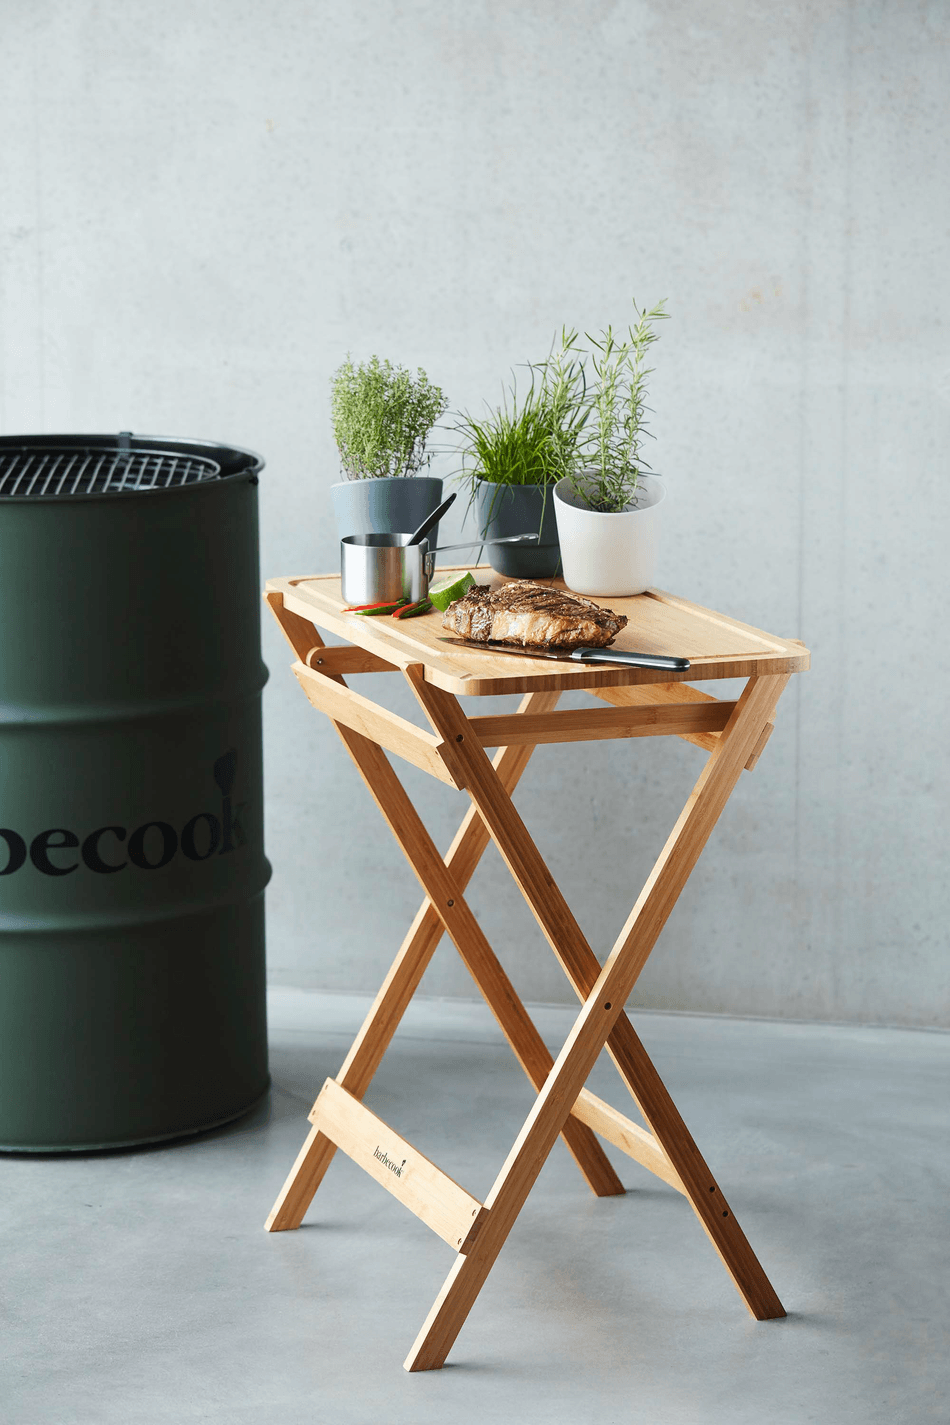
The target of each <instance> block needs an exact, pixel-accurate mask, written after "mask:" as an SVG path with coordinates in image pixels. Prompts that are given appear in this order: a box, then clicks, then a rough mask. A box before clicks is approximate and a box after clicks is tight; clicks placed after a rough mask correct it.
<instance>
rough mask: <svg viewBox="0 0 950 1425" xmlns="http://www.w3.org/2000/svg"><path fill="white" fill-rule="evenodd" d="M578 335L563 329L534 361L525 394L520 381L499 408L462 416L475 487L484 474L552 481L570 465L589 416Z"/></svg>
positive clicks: (468, 473)
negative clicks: (543, 357)
mask: <svg viewBox="0 0 950 1425" xmlns="http://www.w3.org/2000/svg"><path fill="white" fill-rule="evenodd" d="M576 341H577V333H576V332H568V331H567V330H564V331H562V333H561V346H560V349H559V350H558V351H556V352H552V355H551V356H550V357H549V358H548V360H547V361H544V362H538V363H537V364H536V365H529V367H528V370H529V372H530V380H529V385H528V389H527V391H526V392H525V394H524V395H523V396H519V393H518V386H517V382H516V381H515V382H512V384H511V386H510V387H509V388H508V390H507V392H505V394H504V395H503V397H502V403H501V405H500V406H498V407H496V408H495V409H494V410H489V412H488V413H487V414H486V415H484V416H472V415H469V414H468V413H465V414H463V415H461V416H460V418H459V423H458V424H457V425H456V427H455V430H456V431H457V432H458V434H460V435H461V436H462V442H463V444H462V474H463V477H464V478H465V479H466V480H467V481H468V482H469V483H470V484H471V486H472V489H473V490H474V487H475V484H476V483H477V481H479V480H487V481H489V482H490V483H491V484H495V485H543V486H546V485H551V484H554V483H555V482H556V481H557V480H560V479H561V477H562V476H563V475H565V474H566V473H567V472H568V470H569V469H570V468H571V465H572V461H573V459H574V454H575V451H576V450H577V447H578V445H579V443H580V441H581V437H582V434H583V429H584V424H585V422H586V420H587V409H586V405H585V399H584V393H585V380H584V364H583V361H580V360H578V359H577V358H576V356H575V355H574V345H575V343H576Z"/></svg>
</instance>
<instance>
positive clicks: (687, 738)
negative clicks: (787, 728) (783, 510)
mask: <svg viewBox="0 0 950 1425" xmlns="http://www.w3.org/2000/svg"><path fill="white" fill-rule="evenodd" d="M790 641H791V642H794V641H795V640H790ZM588 691H589V692H590V693H591V695H592V696H593V697H595V698H600V700H601V701H602V702H605V703H610V704H612V706H613V707H620V708H625V707H631V708H632V707H644V706H649V705H652V704H654V703H683V702H706V703H709V702H714V701H715V699H714V698H713V696H712V694H711V693H704V692H702V691H701V690H700V689H699V688H693V687H690V685H689V684H688V683H654V684H653V685H652V686H642V685H639V684H638V685H635V686H631V687H629V688H590V689H588ZM774 731H775V724H774V723H773V722H770V723H767V724H766V726H765V727H764V728H763V729H762V736H761V737H760V738H759V741H758V743H757V744H756V746H755V747H754V748H753V750H752V752H751V754H750V756H749V759H748V761H747V762H746V764H745V770H746V771H747V772H751V771H752V769H753V767H754V766H755V764H756V762H758V760H759V758H760V757H761V756H762V752H763V751H764V749H765V744H766V743H767V742H768V740H769V738H770V737H771V735H772V733H773V732H774ZM677 736H678V737H681V738H682V739H683V741H684V742H692V743H693V744H694V746H696V747H702V748H703V750H704V751H705V752H712V750H713V748H714V747H716V746H717V745H718V743H719V737H720V733H719V732H678V733H677ZM489 745H490V744H489Z"/></svg>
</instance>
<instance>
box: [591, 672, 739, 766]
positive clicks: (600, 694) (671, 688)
mask: <svg viewBox="0 0 950 1425" xmlns="http://www.w3.org/2000/svg"><path fill="white" fill-rule="evenodd" d="M588 692H590V694H591V695H592V697H595V698H600V700H601V702H605V703H610V704H611V705H612V706H613V707H615V708H634V707H648V706H653V705H655V704H657V703H660V704H662V703H686V702H694V703H711V702H714V701H715V699H714V698H713V695H712V693H704V692H702V691H701V689H699V688H694V687H692V686H691V685H690V684H689V683H634V684H631V685H630V686H629V687H626V688H589V689H588ZM677 736H678V737H681V738H682V739H683V741H684V742H692V743H693V745H694V746H695V747H701V748H702V749H703V750H704V751H705V752H711V751H712V750H713V748H714V747H715V746H716V743H717V742H718V741H719V733H718V732H680V733H677Z"/></svg>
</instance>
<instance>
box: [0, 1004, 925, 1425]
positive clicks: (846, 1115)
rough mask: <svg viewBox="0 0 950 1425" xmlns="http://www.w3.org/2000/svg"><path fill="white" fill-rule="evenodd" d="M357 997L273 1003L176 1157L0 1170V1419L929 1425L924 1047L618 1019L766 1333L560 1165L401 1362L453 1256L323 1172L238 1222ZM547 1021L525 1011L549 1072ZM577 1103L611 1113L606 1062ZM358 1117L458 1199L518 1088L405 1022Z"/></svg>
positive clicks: (646, 1017)
mask: <svg viewBox="0 0 950 1425" xmlns="http://www.w3.org/2000/svg"><path fill="white" fill-rule="evenodd" d="M364 1008H365V1001H363V1000H362V999H357V998H355V997H350V996H345V995H319V994H313V993H305V992H301V991H289V990H279V991H275V992H273V994H272V1000H271V1029H272V1043H273V1060H272V1064H273V1074H274V1089H273V1093H272V1095H271V1099H270V1102H269V1103H268V1104H267V1105H266V1106H264V1107H262V1108H260V1109H259V1110H258V1111H256V1112H255V1113H254V1114H252V1115H251V1116H249V1117H248V1118H245V1119H243V1120H242V1121H241V1122H239V1123H236V1124H234V1125H232V1126H230V1127H229V1128H226V1129H223V1130H219V1131H217V1132H214V1133H210V1134H207V1135H205V1136H203V1137H201V1138H197V1139H191V1140H187V1141H182V1142H177V1143H175V1144H169V1145H162V1146H159V1147H153V1148H149V1149H142V1150H132V1151H125V1152H116V1153H108V1154H87V1155H68V1156H55V1157H54V1156H47V1157H31V1156H27V1155H6V1156H4V1157H2V1158H0V1178H2V1183H3V1190H2V1195H0V1199H2V1206H0V1223H2V1227H3V1232H4V1239H5V1246H4V1248H3V1271H2V1281H0V1295H2V1316H3V1330H2V1338H0V1362H2V1371H0V1419H2V1421H3V1422H4V1425H166V1422H168V1425H185V1422H190V1421H211V1422H216V1425H217V1422H222V1425H225V1422H226V1423H227V1425H244V1422H246V1423H247V1425H278V1423H279V1425H299V1422H311V1421H312V1422H319V1425H324V1422H326V1425H348V1422H356V1423H357V1425H369V1422H376V1421H386V1422H387V1423H388V1425H393V1423H395V1425H402V1422H407V1425H428V1422H433V1425H434V1422H439V1425H442V1422H453V1425H455V1422H472V1425H476V1422H477V1425H487V1422H494V1421H499V1422H501V1421H504V1422H514V1421H517V1422H530V1425H533V1422H541V1421H544V1422H565V1425H568V1422H569V1425H588V1422H591V1425H593V1422H597V1425H614V1422H617V1425H620V1422H623V1425H629V1422H643V1423H644V1425H720V1422H721V1425H744V1423H745V1422H749V1425H753V1422H754V1425H763V1422H767V1425H784V1422H795V1425H797V1422H806V1421H816V1422H820V1425H852V1422H854V1425H858V1422H861V1425H874V1422H882V1425H884V1422H886V1423H887V1425H895V1422H898V1425H903V1422H916V1421H940V1422H944V1425H945V1422H947V1421H948V1420H950V1397H948V1389H947V1388H948V1381H950V1365H948V1359H947V1342H946V1316H947V1312H946V1306H947V1282H948V1266H950V1261H948V1258H950V1211H948V1194H947V1187H948V1179H950V1142H948V1135H947V1121H946V1120H947V1067H948V1061H950V1037H948V1036H947V1035H944V1034H938V1033H926V1032H915V1031H908V1030H893V1029H861V1028H850V1027H849V1028H841V1027H835V1026H815V1025H803V1024H776V1023H763V1022H758V1021H747V1020H746V1021H737V1020H729V1019H720V1018H703V1017H698V1016H678V1015H658V1014H642V1015H638V1016H636V1022H637V1024H638V1027H639V1029H640V1033H641V1035H642V1037H643V1039H644V1040H645V1042H646V1045H647V1048H648V1049H649V1050H650V1052H651V1053H652V1054H653V1056H654V1058H655V1060H656V1062H657V1065H658V1067H659V1069H660V1072H661V1073H662V1074H663V1076H664V1078H665V1079H666V1081H667V1083H668V1085H669V1087H670V1089H671V1091H672V1093H673V1096H674V1098H675V1099H676V1100H677V1102H678V1104H679V1106H680V1108H681V1110H682V1111H683V1114H684V1116H685V1118H686V1120H687V1122H688V1123H689V1124H690V1127H691V1128H692V1130H693V1132H694V1134H695V1136H696V1138H697V1141H698V1142H699V1144H700V1147H701V1148H702V1149H703V1151H704V1152H705V1154H706V1156H707V1158H708V1159H709V1161H710V1165H711V1166H712V1168H713V1170H714V1171H715V1172H716V1173H717V1175H718V1177H719V1179H720V1182H721V1184H722V1186H723V1188H724V1190H725V1192H726V1194H727V1195H728V1197H729V1198H730V1200H731V1202H732V1206H733V1208H734V1209H735V1211H736V1213H737V1215H738V1216H739V1219H740V1221H741V1222H742V1225H743V1227H744V1228H745V1231H746V1234H747V1235H748V1237H749V1238H750V1240H751V1242H752V1244H753V1246H754V1248H755V1249H756V1251H757V1252H758V1254H759V1256H760V1259H761V1260H762V1262H763V1265H764V1266H765V1268H766V1270H767V1271H768V1273H769V1274H770V1276H771V1279H772V1281H773V1283H774V1284H775V1286H776V1288H777V1290H778V1292H779V1294H780V1296H781V1297H782V1298H783V1300H784V1302H785V1305H786V1307H787V1309H788V1312H789V1315H788V1317H787V1319H786V1320H784V1321H777V1322H765V1323H756V1322H754V1321H753V1320H752V1319H751V1318H750V1317H749V1316H748V1315H747V1313H746V1310H745V1308H744V1306H743V1305H742V1302H741V1301H740V1299H739V1297H738V1296H737V1294H736V1292H735V1290H734V1289H733V1287H732V1285H731V1283H730V1282H729V1280H728V1278H727V1277H726V1275H725V1272H724V1270H723V1268H722V1267H721V1265H720V1263H719V1260H718V1258H717V1257H716V1255H715V1253H714V1251H713V1250H712V1248H711V1247H710V1245H709V1243H708V1242H707V1240H706V1238H705V1236H704V1234H703V1233H702V1231H701V1230H700V1228H699V1226H698V1224H697V1223H696V1221H695V1219H694V1217H693V1215H692V1213H691V1212H690V1210H689V1208H688V1206H687V1205H686V1204H685V1202H684V1201H683V1200H682V1198H681V1197H680V1196H679V1195H678V1194H677V1193H675V1192H673V1191H672V1190H671V1189H668V1188H667V1187H665V1186H664V1185H663V1184H662V1183H660V1182H658V1181H657V1180H656V1179H653V1178H651V1177H650V1175H649V1174H647V1173H646V1172H645V1171H644V1170H643V1169H641V1168H640V1167H639V1166H638V1165H637V1164H635V1163H632V1162H630V1161H629V1160H627V1159H625V1158H623V1156H622V1155H620V1154H617V1153H614V1152H613V1150H609V1151H610V1152H611V1155H612V1157H613V1159H614V1161H615V1163H616V1164H617V1166H618V1168H619V1170H620V1172H621V1175H622V1177H623V1180H624V1182H625V1184H627V1185H628V1187H629V1189H630V1190H629V1192H628V1194H627V1195H626V1196H625V1197H623V1198H615V1199H606V1200H600V1201H597V1200H595V1199H594V1198H593V1197H592V1196H591V1195H590V1193H589V1192H588V1191H587V1189H586V1188H585V1187H584V1186H583V1184H582V1182H581V1180H580V1178H579V1176H578V1174H577V1171H576V1169H575V1167H574V1165H573V1163H572V1162H571V1160H570V1159H569V1157H568V1155H567V1153H566V1152H565V1150H564V1149H563V1148H562V1147H561V1146H560V1145H558V1147H557V1148H556V1149H555V1152H554V1153H553V1154H552V1156H551V1159H550V1160H549V1162H548V1164H547V1165H546V1167H545V1169H544V1171H543V1173H542V1175H541V1178H540V1180H539V1182H538V1185H537V1187H536V1189H535V1191H534V1192H533V1193H532V1195H531V1197H530V1199H529V1201H528V1204H527V1206H526V1207H525V1209H524V1211H523V1213H522V1215H521V1218H520V1219H519V1221H518V1223H517V1225H516V1227H515V1230H514V1231H513V1233H512V1235H511V1237H510V1238H509V1240H508V1244H507V1246H506V1248H505V1250H504V1252H503V1253H502V1256H501V1257H500V1259H499V1262H498V1265H497V1266H496V1268H495V1270H494V1271H493V1273H492V1275H491V1277H490V1278H489V1280H488V1283H487V1285H486V1286H485V1288H484V1290H483V1292H482V1294H481V1297H480V1298H479V1300H478V1302H477V1304H476V1306H475V1308H474V1310H473V1311H472V1313H471V1315H470V1317H469V1320H468V1323H467V1324H466V1326H465V1328H464V1329H463V1331H462V1334H461V1335H460V1337H459V1339H458V1341H457V1343H456V1345H455V1348H454V1350H453V1351H452V1354H451V1356H450V1357H449V1364H448V1365H447V1366H446V1368H445V1369H444V1370H442V1371H440V1372H432V1373H427V1374H419V1375H408V1374H407V1373H406V1372H405V1371H403V1369H402V1365H401V1362H402V1360H403V1357H404V1356H405V1354H406V1351H407V1350H408V1348H409V1346H410V1344H411V1343H412V1341H413V1339H414V1337H415V1334H416V1331H417V1329H418V1327H419V1325H420V1324H421V1322H422V1320H423V1318H424V1316H425V1314H426V1311H427V1310H428V1307H429V1305H430V1303H431V1301H432V1299H433V1297H434V1296H435V1294H436V1292H437V1291H438V1289H439V1287H440V1285H441V1283H442V1280H443V1278H444V1276H445V1273H446V1272H447V1270H448V1268H449V1266H450V1264H451V1261H452V1253H451V1251H450V1249H449V1248H448V1247H446V1246H445V1245H444V1244H443V1243H442V1242H441V1241H440V1240H439V1239H438V1238H436V1237H434V1236H433V1235H432V1234H430V1233H429V1231H428V1230H427V1229H426V1228H425V1227H423V1226H422V1225H421V1224H420V1223H419V1222H417V1220H416V1219H415V1218H414V1217H412V1216H410V1215H409V1214H408V1213H406V1212H405V1210H404V1209H403V1208H402V1207H401V1206H400V1205H399V1204H398V1203H397V1202H396V1201H395V1200H394V1199H393V1198H391V1197H390V1196H389V1195H388V1194H387V1193H385V1192H383V1191H382V1189H380V1188H379V1187H378V1186H377V1185H376V1184H375V1183H374V1182H372V1181H371V1180H370V1179H369V1178H367V1177H365V1176H364V1175H363V1174H362V1173H360V1172H359V1171H358V1170H357V1169H356V1168H354V1167H353V1165H352V1164H351V1163H350V1162H349V1161H348V1160H347V1159H345V1158H344V1157H343V1156H342V1155H338V1156H337V1159H336V1161H335V1163H334V1165H333V1167H332V1168H331V1170H330V1172H329V1174H328V1176H327V1178H326V1180H325V1182H324V1185H323V1187H322V1189H321V1192H320V1194H319V1196H318V1198H317V1199H316V1201H315V1203H314V1205H313V1207H312V1208H311V1210H310V1213H309V1215H308V1218H307V1220H306V1222H305V1224H304V1227H303V1228H302V1229H301V1230H300V1231H299V1232H288V1233H281V1234H277V1235H274V1236H268V1235H265V1233H264V1232H263V1231H262V1230H261V1227H262V1223H263V1220H264V1217H265V1216H266V1214H267V1211H268V1210H269V1208H270V1206H271V1203H272V1201H273V1198H274V1197H275V1195H276V1193H277V1190H278V1188H279V1187H280V1184H281V1182H282V1180H283V1178H284V1176H285V1174H286V1172H287V1170H288V1168H289V1166H290V1164H291V1163H292V1161H293V1159H294V1157H295V1155H296V1153H297V1150H298V1148H299V1146H300V1143H301V1141H302V1139H303V1136H304V1133H305V1131H306V1128H307V1124H306V1119H305V1115H306V1112H307V1109H308V1107H309V1105H310V1103H311V1101H312V1099H313V1097H314V1094H315V1091H316V1089H317V1088H318V1087H319V1085H320V1083H321V1082H322V1081H323V1079H324V1077H325V1076H326V1075H327V1074H332V1073H335V1072H336V1070H337V1069H338V1067H339V1063H340V1061H341V1059H342V1056H343V1053H344V1050H345V1048H346V1046H347V1044H348V1042H349V1040H350V1038H351V1036H352V1034H353V1032H354V1031H355V1029H356V1027H357V1026H358V1024H359V1022H360V1019H361V1017H362V1012H363V1010H364ZM572 1017H573V1016H572V1014H571V1012H570V1011H566V1010H563V1009H543V1010H540V1011H538V1013H537V1018H538V1022H539V1025H540V1027H541V1029H542V1032H543V1033H544V1035H545V1038H546V1039H547V1040H548V1041H549V1043H550V1044H551V1045H552V1047H553V1048H557V1047H558V1046H559V1045H560V1042H561V1041H562V1039H563V1037H564V1035H565V1033H566V1030H567V1028H568V1026H569V1024H570V1022H571V1020H572ZM591 1086H592V1087H593V1088H594V1089H595V1091H597V1092H600V1093H601V1094H603V1095H604V1096H607V1097H610V1098H611V1099H612V1101H613V1102H615V1103H616V1104H617V1105H618V1106H620V1107H625V1104H624V1093H623V1091H622V1090H621V1089H620V1088H619V1085H618V1083H617V1081H616V1076H615V1075H614V1073H613V1070H612V1068H611V1067H610V1065H609V1064H607V1063H606V1062H604V1063H601V1064H600V1065H598V1067H597V1070H596V1071H595V1076H594V1078H593V1079H592V1081H591ZM367 1102H368V1103H369V1104H370V1106H371V1107H373V1108H374V1110H375V1111H376V1112H377V1113H379V1114H380V1115H381V1116H382V1117H383V1118H385V1119H387V1120H388V1121H389V1122H391V1123H392V1124H393V1126H394V1127H396V1128H397V1129H398V1130H399V1131H401V1132H402V1133H403V1134H404V1135H405V1136H406V1137H408V1138H409V1139H410V1140H412V1141H413V1142H414V1143H415V1144H416V1145H417V1146H418V1147H420V1148H421V1149H422V1150H423V1151H425V1152H427V1153H428V1154H429V1155H430V1156H431V1157H433V1158H435V1159H436V1161H437V1162H439V1163H440V1165H441V1166H442V1167H444V1168H445V1169H446V1171H448V1172H449V1173H451V1174H452V1175H453V1176H454V1177H456V1178H457V1179H458V1180H459V1181H460V1182H462V1183H463V1184H464V1185H465V1187H467V1188H468V1189H469V1190H470V1191H472V1192H474V1193H475V1194H476V1195H478V1196H482V1195H483V1194H484V1193H485V1192H486V1191H487V1189H488V1187H489V1185H490V1183H491V1181H492V1179H493V1177H494V1174H495V1172H496V1170H497V1168H498V1166H499V1164H500V1163H501V1161H502V1159H503V1157H504V1155H505V1153H506V1151H507V1149H508V1148H509V1146H510V1144H511V1141H512V1140H513V1138H514V1136H515V1134H516V1132H517V1129H518V1127H519V1126H520V1123H521V1121H522V1119H523V1117H524V1114H525V1112H526V1110H527V1108H528V1106H529V1103H530V1091H529V1090H528V1088H527V1086H526V1082H525V1080H524V1079H523V1077H522V1075H521V1072H520V1070H519V1069H518V1068H517V1066H516V1065H515V1063H514V1060H513V1059H512V1057H511V1055H510V1053H509V1051H508V1050H507V1048H506V1047H505V1046H504V1044H503V1043H501V1042H500V1040H499V1036H498V1032H497V1031H496V1029H495V1027H494V1024H493V1022H492V1021H491V1020H490V1019H489V1018H488V1016H487V1014H486V1012H485V1011H484V1010H483V1009H482V1008H480V1007H479V1006H475V1005H469V1004H466V1003H462V1002H458V1001H427V1002H420V1003H419V1004H417V1005H414V1006H413V1007H412V1008H411V1009H410V1012H409V1014H408V1015H407V1017H406V1020H405V1022H404V1025H403V1027H402V1029H401V1030H400V1033H399V1035H398V1036H397V1038H396V1040H395V1042H394V1044H393V1046H392V1049H391V1051H390V1054H389V1056H388V1057H387V1059H386V1061H385V1063H384V1065H383V1067H382V1069H381V1071H380V1073H379V1075H378V1078H377V1081H376V1083H375V1085H374V1087H373V1090H372V1092H371V1094H370V1096H369V1097H368V1099H367Z"/></svg>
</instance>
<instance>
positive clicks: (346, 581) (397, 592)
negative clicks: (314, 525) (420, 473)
mask: <svg viewBox="0 0 950 1425" xmlns="http://www.w3.org/2000/svg"><path fill="white" fill-rule="evenodd" d="M415 538H416V536H415V535H414V534H348V535H347V536H346V538H345V539H341V540H340V578H341V581H342V586H343V587H342V593H343V602H344V603H346V604H381V603H384V602H386V603H395V602H396V600H397V599H408V600H409V601H410V602H411V603H415V602H416V601H417V600H418V599H424V598H425V597H426V595H427V594H428V592H429V581H430V579H431V578H432V575H433V573H434V572H435V556H436V554H442V553H445V552H447V551H448V550H450V549H474V548H475V547H476V546H478V545H482V544H484V545H488V544H531V543H535V544H536V543H537V539H538V536H537V535H536V534H514V535H509V536H508V538H507V539H492V540H486V539H470V540H466V541H465V542H464V543H462V544H442V545H440V546H439V548H438V549H437V550H436V549H430V548H429V542H428V540H426V539H423V540H421V541H420V542H417V543H413V540H415Z"/></svg>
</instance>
